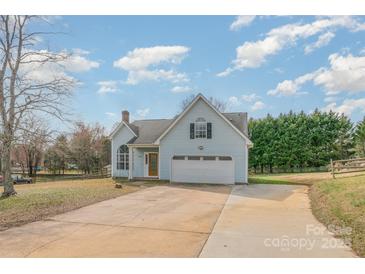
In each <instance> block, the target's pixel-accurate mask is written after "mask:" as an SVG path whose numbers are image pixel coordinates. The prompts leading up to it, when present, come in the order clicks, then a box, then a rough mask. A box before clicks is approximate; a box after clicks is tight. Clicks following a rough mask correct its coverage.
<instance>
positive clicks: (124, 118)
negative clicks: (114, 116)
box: [122, 110, 129, 124]
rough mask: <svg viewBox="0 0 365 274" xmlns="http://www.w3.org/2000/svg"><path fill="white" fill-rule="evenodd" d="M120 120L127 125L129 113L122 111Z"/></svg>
mask: <svg viewBox="0 0 365 274" xmlns="http://www.w3.org/2000/svg"><path fill="white" fill-rule="evenodd" d="M122 120H123V121H124V122H126V123H128V124H129V111H128V110H123V111H122Z"/></svg>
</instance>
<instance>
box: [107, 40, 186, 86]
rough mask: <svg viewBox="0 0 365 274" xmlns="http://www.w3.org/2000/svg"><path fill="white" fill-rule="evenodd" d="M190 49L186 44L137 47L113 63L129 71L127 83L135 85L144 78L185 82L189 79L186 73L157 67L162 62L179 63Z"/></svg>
mask: <svg viewBox="0 0 365 274" xmlns="http://www.w3.org/2000/svg"><path fill="white" fill-rule="evenodd" d="M189 51H190V49H189V48H188V47H184V46H155V47H150V48H136V49H134V50H132V51H130V52H128V53H127V55H126V56H123V57H122V58H120V59H118V60H116V61H115V62H114V64H113V65H114V67H116V68H119V69H123V70H125V71H127V72H128V78H127V81H126V83H127V84H132V85H135V84H138V83H139V82H141V81H144V80H154V81H159V80H168V81H171V82H174V83H176V82H184V81H188V77H187V75H186V74H184V73H178V72H176V71H174V70H173V69H169V70H166V69H157V68H156V67H157V66H159V65H162V64H170V65H176V64H179V63H181V61H182V60H183V59H184V58H185V57H186V55H187V53H188V52H189Z"/></svg>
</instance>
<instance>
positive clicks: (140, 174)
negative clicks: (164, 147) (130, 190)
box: [129, 145, 160, 180]
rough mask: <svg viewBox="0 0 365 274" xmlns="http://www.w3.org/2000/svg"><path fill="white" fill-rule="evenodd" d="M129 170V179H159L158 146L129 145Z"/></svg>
mask: <svg viewBox="0 0 365 274" xmlns="http://www.w3.org/2000/svg"><path fill="white" fill-rule="evenodd" d="M129 157H130V163H131V165H130V166H131V167H130V171H129V179H130V180H132V179H137V178H138V179H143V178H145V179H159V173H160V172H159V169H160V168H159V163H160V157H159V147H158V146H151V145H148V146H147V145H146V146H133V145H130V146H129Z"/></svg>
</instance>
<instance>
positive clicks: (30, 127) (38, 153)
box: [16, 116, 53, 176]
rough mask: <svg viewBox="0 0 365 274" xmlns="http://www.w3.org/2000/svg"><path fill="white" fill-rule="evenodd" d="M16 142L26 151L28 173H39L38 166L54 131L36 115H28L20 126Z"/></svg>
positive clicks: (31, 174) (30, 174)
mask: <svg viewBox="0 0 365 274" xmlns="http://www.w3.org/2000/svg"><path fill="white" fill-rule="evenodd" d="M18 131H19V137H18V138H17V140H16V142H17V143H19V145H18V146H19V147H21V149H22V150H23V152H24V156H25V160H26V166H27V168H28V175H29V176H33V175H36V173H37V167H38V166H39V164H40V163H41V160H42V159H43V158H44V154H45V150H46V146H47V144H48V143H50V142H51V139H52V134H53V131H52V130H50V129H49V127H48V125H47V123H46V122H45V121H44V120H42V119H40V118H39V117H36V116H30V117H26V118H25V119H24V121H23V122H22V124H21V126H20V127H19V130H18Z"/></svg>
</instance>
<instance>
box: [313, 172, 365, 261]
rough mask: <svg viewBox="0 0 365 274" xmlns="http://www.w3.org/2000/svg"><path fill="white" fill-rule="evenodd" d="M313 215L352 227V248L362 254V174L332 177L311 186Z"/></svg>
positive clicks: (364, 216)
mask: <svg viewBox="0 0 365 274" xmlns="http://www.w3.org/2000/svg"><path fill="white" fill-rule="evenodd" d="M310 198H311V205H312V211H313V214H314V215H315V216H316V217H317V218H318V220H320V221H321V222H322V223H324V224H325V225H327V226H329V225H331V226H338V227H341V228H351V230H352V231H351V233H350V234H349V235H346V233H348V232H346V231H345V232H346V233H345V235H341V233H340V232H341V231H339V233H337V234H338V236H342V237H345V238H346V237H349V239H350V240H351V243H352V248H353V250H354V251H355V252H356V253H357V254H358V255H359V256H361V257H365V175H362V176H355V177H346V178H340V179H335V180H333V179H331V180H325V181H321V182H318V183H316V184H314V185H313V186H312V187H311V191H310Z"/></svg>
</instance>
